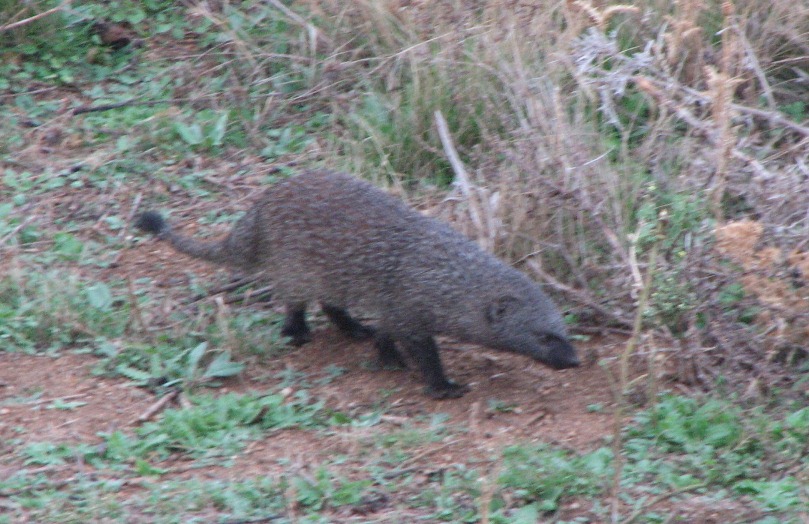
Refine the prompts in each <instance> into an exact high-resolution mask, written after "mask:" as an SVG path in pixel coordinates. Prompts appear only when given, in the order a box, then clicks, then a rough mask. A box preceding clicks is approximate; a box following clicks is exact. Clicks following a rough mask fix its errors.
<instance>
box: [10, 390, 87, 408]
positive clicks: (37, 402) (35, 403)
mask: <svg viewBox="0 0 809 524" xmlns="http://www.w3.org/2000/svg"><path fill="white" fill-rule="evenodd" d="M87 395H88V394H87V393H76V394H75V395H67V396H65V397H51V398H43V399H40V400H32V401H31V402H25V403H24V405H26V406H38V405H40V404H48V403H50V402H56V401H57V400H62V401H65V400H72V399H75V398H82V397H86V396H87Z"/></svg>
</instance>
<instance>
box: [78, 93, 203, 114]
mask: <svg viewBox="0 0 809 524" xmlns="http://www.w3.org/2000/svg"><path fill="white" fill-rule="evenodd" d="M208 98H213V96H203V97H197V98H167V99H166V100H141V99H140V98H130V99H129V100H124V101H123V102H115V103H113V104H100V105H97V106H90V105H84V106H79V107H74V108H73V110H72V111H71V112H70V113H71V114H72V115H81V114H84V113H95V112H98V111H110V110H112V109H120V108H122V107H128V106H159V105H160V104H178V103H180V102H190V103H194V102H199V101H201V100H205V99H208Z"/></svg>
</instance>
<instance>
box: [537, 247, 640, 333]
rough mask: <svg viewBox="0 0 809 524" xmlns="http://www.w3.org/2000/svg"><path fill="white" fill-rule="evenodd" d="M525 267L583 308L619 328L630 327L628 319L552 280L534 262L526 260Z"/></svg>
mask: <svg viewBox="0 0 809 524" xmlns="http://www.w3.org/2000/svg"><path fill="white" fill-rule="evenodd" d="M526 265H527V266H528V267H530V268H531V270H533V271H534V273H536V274H537V275H538V276H539V278H540V279H541V280H542V282H543V283H545V284H547V285H549V286H551V287H552V288H554V289H556V290H558V291H561V292H563V293H565V294H567V295H569V296H571V297H573V298H574V299H575V300H576V301H577V302H579V303H580V304H584V305H585V306H587V307H590V308H592V309H594V310H595V311H598V312H599V313H600V314H601V315H603V316H604V317H605V318H609V319H611V320H612V321H613V322H616V323H617V324H619V325H621V326H624V327H630V326H632V321H631V320H629V319H628V318H624V317H622V316H621V315H619V314H617V313H616V312H615V311H613V310H611V309H609V308H606V307H604V306H602V305H601V304H599V303H598V302H596V301H595V300H593V299H592V298H590V297H589V296H588V294H587V293H586V292H584V291H579V290H577V289H573V288H572V287H570V286H568V285H566V284H564V283H562V282H560V281H559V280H557V279H556V278H554V277H553V275H550V274H549V273H547V272H546V271H545V270H543V269H542V267H541V266H540V265H539V264H537V262H536V261H535V260H528V261H527V262H526Z"/></svg>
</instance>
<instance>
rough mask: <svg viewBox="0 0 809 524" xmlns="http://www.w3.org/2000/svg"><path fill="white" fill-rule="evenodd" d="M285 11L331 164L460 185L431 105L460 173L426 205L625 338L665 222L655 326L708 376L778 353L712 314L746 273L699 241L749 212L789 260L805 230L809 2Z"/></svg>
mask: <svg viewBox="0 0 809 524" xmlns="http://www.w3.org/2000/svg"><path fill="white" fill-rule="evenodd" d="M297 13H298V15H294V14H291V13H288V12H284V13H280V16H285V17H288V18H289V19H290V20H291V21H292V22H293V23H294V24H298V25H300V26H301V27H304V28H305V29H306V31H305V32H304V34H305V35H306V37H305V38H303V37H302V38H301V41H300V42H299V44H300V47H299V48H298V49H297V50H296V51H295V52H292V53H290V54H291V55H292V56H294V57H295V58H293V61H294V62H296V63H300V64H307V65H306V67H308V68H310V69H311V74H310V76H309V78H310V80H311V83H312V87H311V89H310V90H309V91H308V93H307V97H308V101H309V102H312V101H314V102H313V103H314V104H315V105H319V106H320V107H324V106H328V108H329V111H330V112H331V113H332V114H333V115H334V116H335V118H336V119H337V121H338V123H339V125H338V127H337V128H335V130H334V134H333V137H334V138H333V139H332V141H331V142H330V143H328V144H324V146H325V149H324V150H322V151H321V154H322V158H324V160H325V161H326V162H328V163H330V164H334V163H335V160H334V159H335V158H337V159H340V160H338V161H337V162H338V163H339V162H341V163H342V164H343V165H342V167H345V168H347V169H349V170H352V171H354V172H360V173H364V174H365V175H366V176H368V177H369V178H372V179H375V180H386V181H388V182H390V183H392V184H393V185H394V186H397V187H399V188H400V190H402V191H410V192H411V194H413V195H415V194H418V193H419V192H423V191H425V190H426V191H427V194H433V192H434V190H433V189H432V188H433V186H434V185H435V184H442V183H446V182H447V181H453V180H454V181H455V182H457V181H458V179H457V177H456V173H457V169H456V170H455V171H454V170H453V168H452V167H451V166H450V163H449V161H448V160H447V156H446V155H445V153H444V150H443V149H442V146H441V140H440V139H439V137H438V133H437V131H436V124H435V119H434V118H435V117H434V114H435V113H436V112H440V113H441V114H443V115H444V116H445V118H446V120H447V124H448V130H449V137H450V138H451V141H452V144H453V147H454V148H455V149H456V150H457V152H458V156H459V160H458V162H460V163H461V164H462V165H463V166H464V169H465V170H466V171H467V172H468V173H469V177H468V178H469V181H468V183H466V184H463V185H460V186H456V188H455V189H454V190H453V191H452V192H451V193H450V194H449V196H448V197H447V198H445V199H444V200H443V202H442V203H441V204H440V205H437V206H436V205H432V206H430V207H434V208H435V209H433V210H432V212H433V213H435V214H438V215H441V216H443V217H445V218H448V219H450V220H452V221H453V222H454V223H456V224H457V225H458V227H459V228H461V229H462V230H464V231H465V232H466V233H467V234H469V235H470V236H472V237H474V238H477V239H479V240H480V242H481V244H482V245H484V246H485V247H487V248H488V249H492V250H494V251H495V252H497V253H498V254H499V255H500V256H503V257H505V258H507V259H509V260H511V261H513V262H514V263H516V264H518V265H520V266H523V267H524V268H525V269H526V270H528V271H529V272H533V273H534V274H535V275H536V276H537V277H538V278H540V279H541V280H544V281H546V282H548V283H549V284H550V286H551V287H553V288H554V289H556V290H557V291H558V292H559V293H561V294H562V295H564V296H565V297H566V298H567V300H568V301H569V303H571V304H572V305H573V311H574V312H576V313H577V316H578V319H579V321H580V323H582V324H598V325H601V326H614V327H618V328H629V327H630V326H631V325H632V319H633V318H634V314H633V310H634V308H635V306H636V303H637V299H638V296H639V291H640V290H641V289H642V288H643V282H642V280H643V279H642V277H641V275H642V274H643V273H644V271H645V267H646V259H647V257H648V254H649V249H650V246H651V244H652V242H651V241H650V236H649V235H650V234H651V233H650V232H652V231H658V230H659V231H661V234H662V236H663V240H662V242H661V248H662V251H661V253H660V260H659V262H658V264H659V270H658V272H659V275H658V277H659V278H657V280H656V283H655V285H656V287H657V289H656V290H655V291H654V292H653V293H652V307H651V312H650V313H649V314H648V315H646V320H647V322H648V323H649V325H650V326H651V325H655V324H656V325H662V326H664V327H665V329H667V330H669V331H670V332H672V333H674V339H676V340H675V342H673V343H676V344H678V345H680V346H681V347H682V348H684V351H683V353H684V354H686V355H687V356H686V357H684V358H688V359H690V360H692V361H694V362H698V363H699V366H701V367H710V366H711V363H712V362H717V361H722V362H726V360H727V359H726V358H725V357H728V358H731V360H732V359H736V358H737V357H738V358H742V359H746V360H755V359H756V358H757V357H758V358H760V359H761V360H762V361H764V360H766V359H765V358H764V357H765V351H766V350H765V346H769V345H770V344H768V343H764V341H765V339H764V338H763V337H759V336H753V337H750V335H749V333H747V330H748V327H747V326H746V325H742V324H739V315H738V312H736V313H734V311H733V308H732V307H731V308H729V307H728V306H727V304H722V303H720V301H719V297H720V296H721V295H722V290H723V288H724V287H726V286H728V285H731V284H732V283H733V282H736V281H739V280H740V279H742V278H743V274H742V273H743V272H739V271H737V270H735V269H734V268H731V267H727V266H726V265H723V264H722V263H721V257H718V256H717V252H716V251H715V250H713V249H711V248H710V243H711V242H712V240H713V226H714V225H721V224H723V223H724V222H725V221H727V220H729V219H738V218H745V217H755V218H756V219H757V220H758V222H759V223H760V224H761V225H762V227H763V228H764V230H765V233H764V234H762V235H761V239H762V240H761V241H762V242H763V243H764V244H768V245H773V246H776V245H777V246H779V249H783V250H784V252H788V251H790V249H792V250H793V251H795V250H796V249H797V247H798V244H799V243H800V242H801V241H802V239H805V238H806V237H807V232H808V231H809V223H808V222H807V216H806V207H807V202H809V198H807V196H806V189H807V187H806V180H807V175H809V171H807V168H806V166H807V165H809V158H808V156H809V154H807V151H809V148H807V147H806V145H807V142H809V127H807V126H806V125H804V124H803V123H802V122H800V121H799V120H795V117H801V118H804V119H805V118H806V113H805V112H804V113H801V110H800V107H801V106H800V105H794V104H795V103H796V102H799V101H800V100H802V99H803V98H802V97H805V96H806V95H807V94H808V93H809V88H807V85H806V78H807V73H806V69H807V66H809V54H808V53H807V45H806V44H805V42H806V41H807V38H806V36H807V35H809V8H806V7H804V6H801V5H799V3H795V2H788V1H786V0H778V1H776V2H774V3H772V4H768V5H766V6H765V5H763V4H761V3H760V2H754V1H740V2H736V3H733V2H723V3H711V4H705V3H703V2H696V1H693V0H684V1H682V2H676V3H673V4H671V3H668V2H657V1H654V0H648V1H646V2H643V3H640V4H638V3H635V4H632V5H623V4H617V3H616V4H612V5H604V4H602V3H591V2H588V1H586V0H575V1H568V2H566V3H547V4H545V5H542V6H532V5H528V4H524V3H519V2H512V1H505V0H494V1H490V2H487V3H485V4H483V5H480V4H475V5H474V6H472V5H467V3H465V2H462V1H444V2H422V1H410V2H408V1H404V0H400V1H386V2H370V1H362V0H358V1H354V2H349V3H339V4H337V3H333V2H323V1H319V0H309V1H308V2H306V3H305V4H304V5H303V6H301V7H300V9H299V10H298V11H297ZM302 13H306V15H304V16H301V14H302ZM260 47H261V46H260V45H256V43H255V42H253V43H250V42H247V43H245V44H244V45H242V46H241V48H242V49H249V50H250V52H251V53H258V52H257V51H256V50H257V49H260ZM252 61H253V62H255V63H261V62H262V57H261V54H260V53H258V54H256V55H255V56H254V57H253V58H252ZM301 67H303V66H301ZM789 104H793V106H789ZM785 106H787V107H792V108H793V112H792V114H791V115H787V114H785V113H784V112H782V111H781V110H780V108H783V107H785ZM413 190H415V192H414V191H413ZM429 200H431V201H433V202H434V201H435V200H434V199H429ZM776 203H777V204H776ZM662 210H665V211H666V213H667V219H666V221H665V223H663V224H660V225H658V223H657V222H658V220H659V219H658V214H659V212H660V211H662ZM790 246H791V247H790ZM795 252H798V253H799V252H801V250H800V249H797V251H795ZM663 297H665V300H664V298H663ZM755 298H757V301H758V302H759V304H758V306H759V307H762V308H764V310H770V309H772V308H771V306H772V304H769V303H768V302H767V301H766V300H764V299H763V297H762V296H756V297H755ZM749 299H750V297H749V296H748V297H746V298H744V300H745V301H747V300H749ZM737 306H738V307H739V308H742V307H745V306H744V304H742V303H739V304H737ZM706 318H707V319H709V320H707V322H708V325H706V324H705V322H706V320H705V319H706ZM771 318H773V317H771V316H767V315H765V314H764V313H762V315H761V316H760V319H765V320H764V322H765V323H766V322H767V321H766V319H771ZM765 331H766V329H765ZM717 333H720V334H719V335H717ZM734 333H739V335H735V334H734ZM683 337H685V338H683ZM740 341H741V342H740ZM739 344H741V345H742V346H743V348H742V350H741V351H740V348H739V347H738V346H739ZM706 348H711V351H710V352H706ZM706 355H709V356H707V357H706ZM717 356H718V358H717ZM729 356H730V357H729ZM677 367H679V368H682V367H683V366H682V365H681V364H678V366H677ZM757 369H760V366H757ZM708 374H711V373H708ZM697 382H699V380H697Z"/></svg>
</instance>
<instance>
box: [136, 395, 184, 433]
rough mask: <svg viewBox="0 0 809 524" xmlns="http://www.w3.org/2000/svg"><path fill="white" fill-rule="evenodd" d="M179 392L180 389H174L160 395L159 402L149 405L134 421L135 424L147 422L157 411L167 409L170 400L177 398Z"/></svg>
mask: <svg viewBox="0 0 809 524" xmlns="http://www.w3.org/2000/svg"><path fill="white" fill-rule="evenodd" d="M179 394H180V390H179V389H173V390H171V391H169V392H168V393H166V394H165V395H163V396H162V397H160V398H159V399H158V400H157V402H155V403H154V404H152V405H151V406H149V408H148V409H147V410H146V411H144V412H143V413H142V414H141V415H140V416H139V417H138V418H137V419H136V420H135V422H133V424H140V423H142V422H146V421H147V420H149V419H150V418H152V417H153V416H155V415H156V414H157V413H159V412H160V411H161V410H163V409H165V407H166V405H168V403H169V402H171V401H172V400H174V399H175V398H177V396H178V395H179Z"/></svg>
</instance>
